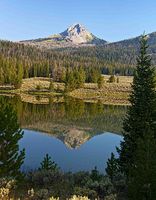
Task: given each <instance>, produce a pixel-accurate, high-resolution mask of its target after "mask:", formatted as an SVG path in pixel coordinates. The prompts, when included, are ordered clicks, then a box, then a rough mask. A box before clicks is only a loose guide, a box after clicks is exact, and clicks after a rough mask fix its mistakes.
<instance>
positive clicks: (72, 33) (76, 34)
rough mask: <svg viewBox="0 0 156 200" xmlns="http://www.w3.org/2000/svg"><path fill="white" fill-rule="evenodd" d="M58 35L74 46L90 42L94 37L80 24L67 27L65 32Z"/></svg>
mask: <svg viewBox="0 0 156 200" xmlns="http://www.w3.org/2000/svg"><path fill="white" fill-rule="evenodd" d="M60 35H61V36H62V37H63V38H64V39H66V40H69V41H71V42H73V43H75V44H82V43H88V42H91V41H92V40H93V39H94V38H95V36H93V35H92V34H91V33H90V32H89V31H87V30H86V29H85V27H83V26H82V25H80V24H75V25H73V26H71V27H69V28H68V29H67V30H66V31H64V32H62V33H60Z"/></svg>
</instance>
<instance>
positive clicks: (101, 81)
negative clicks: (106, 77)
mask: <svg viewBox="0 0 156 200" xmlns="http://www.w3.org/2000/svg"><path fill="white" fill-rule="evenodd" d="M97 84H98V88H99V89H101V88H102V85H103V77H102V76H100V77H99V78H98V81H97Z"/></svg>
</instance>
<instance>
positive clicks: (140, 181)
mask: <svg viewBox="0 0 156 200" xmlns="http://www.w3.org/2000/svg"><path fill="white" fill-rule="evenodd" d="M155 154H156V139H155V138H154V133H153V132H152V131H147V132H146V134H145V135H144V136H143V137H142V138H139V139H138V141H137V148H136V150H135V155H134V163H133V164H134V165H133V167H132V168H131V169H130V171H129V181H128V195H129V199H131V200H143V199H145V200H148V199H149V200H155V198H156V156H155Z"/></svg>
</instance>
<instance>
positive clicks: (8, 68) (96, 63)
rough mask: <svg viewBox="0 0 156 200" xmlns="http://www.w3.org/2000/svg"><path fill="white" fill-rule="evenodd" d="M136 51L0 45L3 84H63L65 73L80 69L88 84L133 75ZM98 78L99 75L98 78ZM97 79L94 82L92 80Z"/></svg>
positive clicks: (1, 80) (13, 44) (0, 77)
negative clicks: (101, 77) (34, 80)
mask: <svg viewBox="0 0 156 200" xmlns="http://www.w3.org/2000/svg"><path fill="white" fill-rule="evenodd" d="M135 53H136V50H134V49H133V48H129V49H127V48H126V47H125V48H122V51H121V47H120V46H118V47H114V45H113V44H112V45H108V46H103V47H82V48H67V49H56V50H45V49H38V48H36V47H32V46H27V45H24V44H20V43H13V42H8V41H0V83H1V84H4V83H7V84H8V83H12V84H14V85H15V86H16V87H18V86H19V85H20V83H21V79H22V78H29V77H49V76H52V77H55V81H64V80H65V75H66V71H67V70H66V69H67V68H70V69H76V68H79V67H81V68H82V69H83V70H84V71H85V74H86V77H85V79H86V81H87V82H89V81H93V82H96V80H92V78H91V76H92V74H98V73H105V74H120V75H132V74H133V66H134V64H135ZM95 71H96V72H97V73H96V72H95ZM97 76H98V75H97ZM93 79H94V78H93Z"/></svg>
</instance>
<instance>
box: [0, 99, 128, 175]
mask: <svg viewBox="0 0 156 200" xmlns="http://www.w3.org/2000/svg"><path fill="white" fill-rule="evenodd" d="M0 98H1V100H4V102H5V103H11V104H12V105H13V107H14V108H15V110H16V111H17V115H18V120H19V123H20V125H21V128H22V129H23V130H24V137H23V139H21V141H20V143H19V144H20V149H22V148H25V150H26V158H25V162H24V165H23V170H30V169H35V168H38V167H39V165H40V162H41V161H42V160H43V157H44V156H45V154H47V153H48V154H49V155H50V156H51V157H52V159H53V160H54V161H55V162H56V163H57V164H58V166H59V167H60V168H61V169H62V170H63V171H73V172H75V171H80V170H91V169H93V168H94V167H95V166H97V168H98V169H99V170H100V171H101V172H104V169H105V166H106V161H107V159H108V157H109V156H110V154H111V152H114V153H116V146H119V144H120V141H121V140H122V136H121V135H120V134H119V133H121V130H122V128H121V127H122V121H123V117H124V116H125V113H126V110H127V107H125V106H112V105H103V104H101V103H100V102H96V103H93V102H84V101H82V100H77V99H71V98H64V97H57V98H56V97H54V98H51V99H49V98H47V97H44V98H43V97H38V96H37V97H34V96H29V97H27V98H26V99H23V98H20V97H17V96H16V97H2V96H1V97H0ZM113 133H114V134H113ZM115 133H116V134H115Z"/></svg>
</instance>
